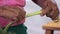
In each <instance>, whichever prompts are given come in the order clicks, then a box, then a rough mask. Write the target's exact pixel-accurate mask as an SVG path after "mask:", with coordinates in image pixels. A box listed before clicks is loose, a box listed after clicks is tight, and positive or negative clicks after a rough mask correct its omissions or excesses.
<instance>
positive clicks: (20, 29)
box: [8, 24, 27, 34]
mask: <svg viewBox="0 0 60 34" xmlns="http://www.w3.org/2000/svg"><path fill="white" fill-rule="evenodd" d="M26 30H27V27H26V26H25V25H24V24H21V25H18V26H12V27H10V28H9V30H8V32H14V33H16V34H27V31H26Z"/></svg>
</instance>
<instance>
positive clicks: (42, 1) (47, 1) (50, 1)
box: [32, 0, 56, 8]
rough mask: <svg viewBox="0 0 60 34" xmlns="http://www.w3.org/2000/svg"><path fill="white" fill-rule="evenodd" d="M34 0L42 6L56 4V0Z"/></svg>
mask: <svg viewBox="0 0 60 34" xmlns="http://www.w3.org/2000/svg"><path fill="white" fill-rule="evenodd" d="M32 1H33V2H35V3H36V4H37V5H39V6H40V7H42V8H46V7H47V5H48V4H49V5H50V4H54V3H55V4H56V2H55V0H32Z"/></svg>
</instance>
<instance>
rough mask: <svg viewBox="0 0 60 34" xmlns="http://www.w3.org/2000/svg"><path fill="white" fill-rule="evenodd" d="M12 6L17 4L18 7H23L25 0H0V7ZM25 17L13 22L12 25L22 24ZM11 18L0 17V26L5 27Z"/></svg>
mask: <svg viewBox="0 0 60 34" xmlns="http://www.w3.org/2000/svg"><path fill="white" fill-rule="evenodd" d="M8 5H9V6H10V5H11V6H12V5H17V6H18V7H22V8H23V7H24V6H25V0H0V7H1V6H8ZM24 21H25V19H23V20H21V21H19V22H18V23H14V24H13V25H12V26H16V25H18V24H23V23H24ZM9 22H11V20H8V19H5V18H3V17H0V27H5V26H6V25H7V24H9Z"/></svg>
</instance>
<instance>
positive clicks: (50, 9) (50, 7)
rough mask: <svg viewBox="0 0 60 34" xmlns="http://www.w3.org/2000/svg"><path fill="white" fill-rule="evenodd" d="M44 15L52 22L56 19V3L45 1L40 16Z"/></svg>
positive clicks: (57, 13) (57, 12)
mask: <svg viewBox="0 0 60 34" xmlns="http://www.w3.org/2000/svg"><path fill="white" fill-rule="evenodd" d="M44 15H46V16H47V17H50V18H52V20H55V19H58V16H59V10H58V7H57V5H56V3H53V2H52V1H51V0H47V1H45V4H44V7H43V8H42V13H41V16H44Z"/></svg>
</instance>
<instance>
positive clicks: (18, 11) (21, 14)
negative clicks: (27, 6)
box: [0, 6, 26, 21]
mask: <svg viewBox="0 0 60 34" xmlns="http://www.w3.org/2000/svg"><path fill="white" fill-rule="evenodd" d="M25 14H26V12H25V11H24V9H22V8H19V7H17V6H3V7H0V17H4V18H6V19H11V20H13V21H15V20H19V21H20V20H23V19H24V18H25Z"/></svg>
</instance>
